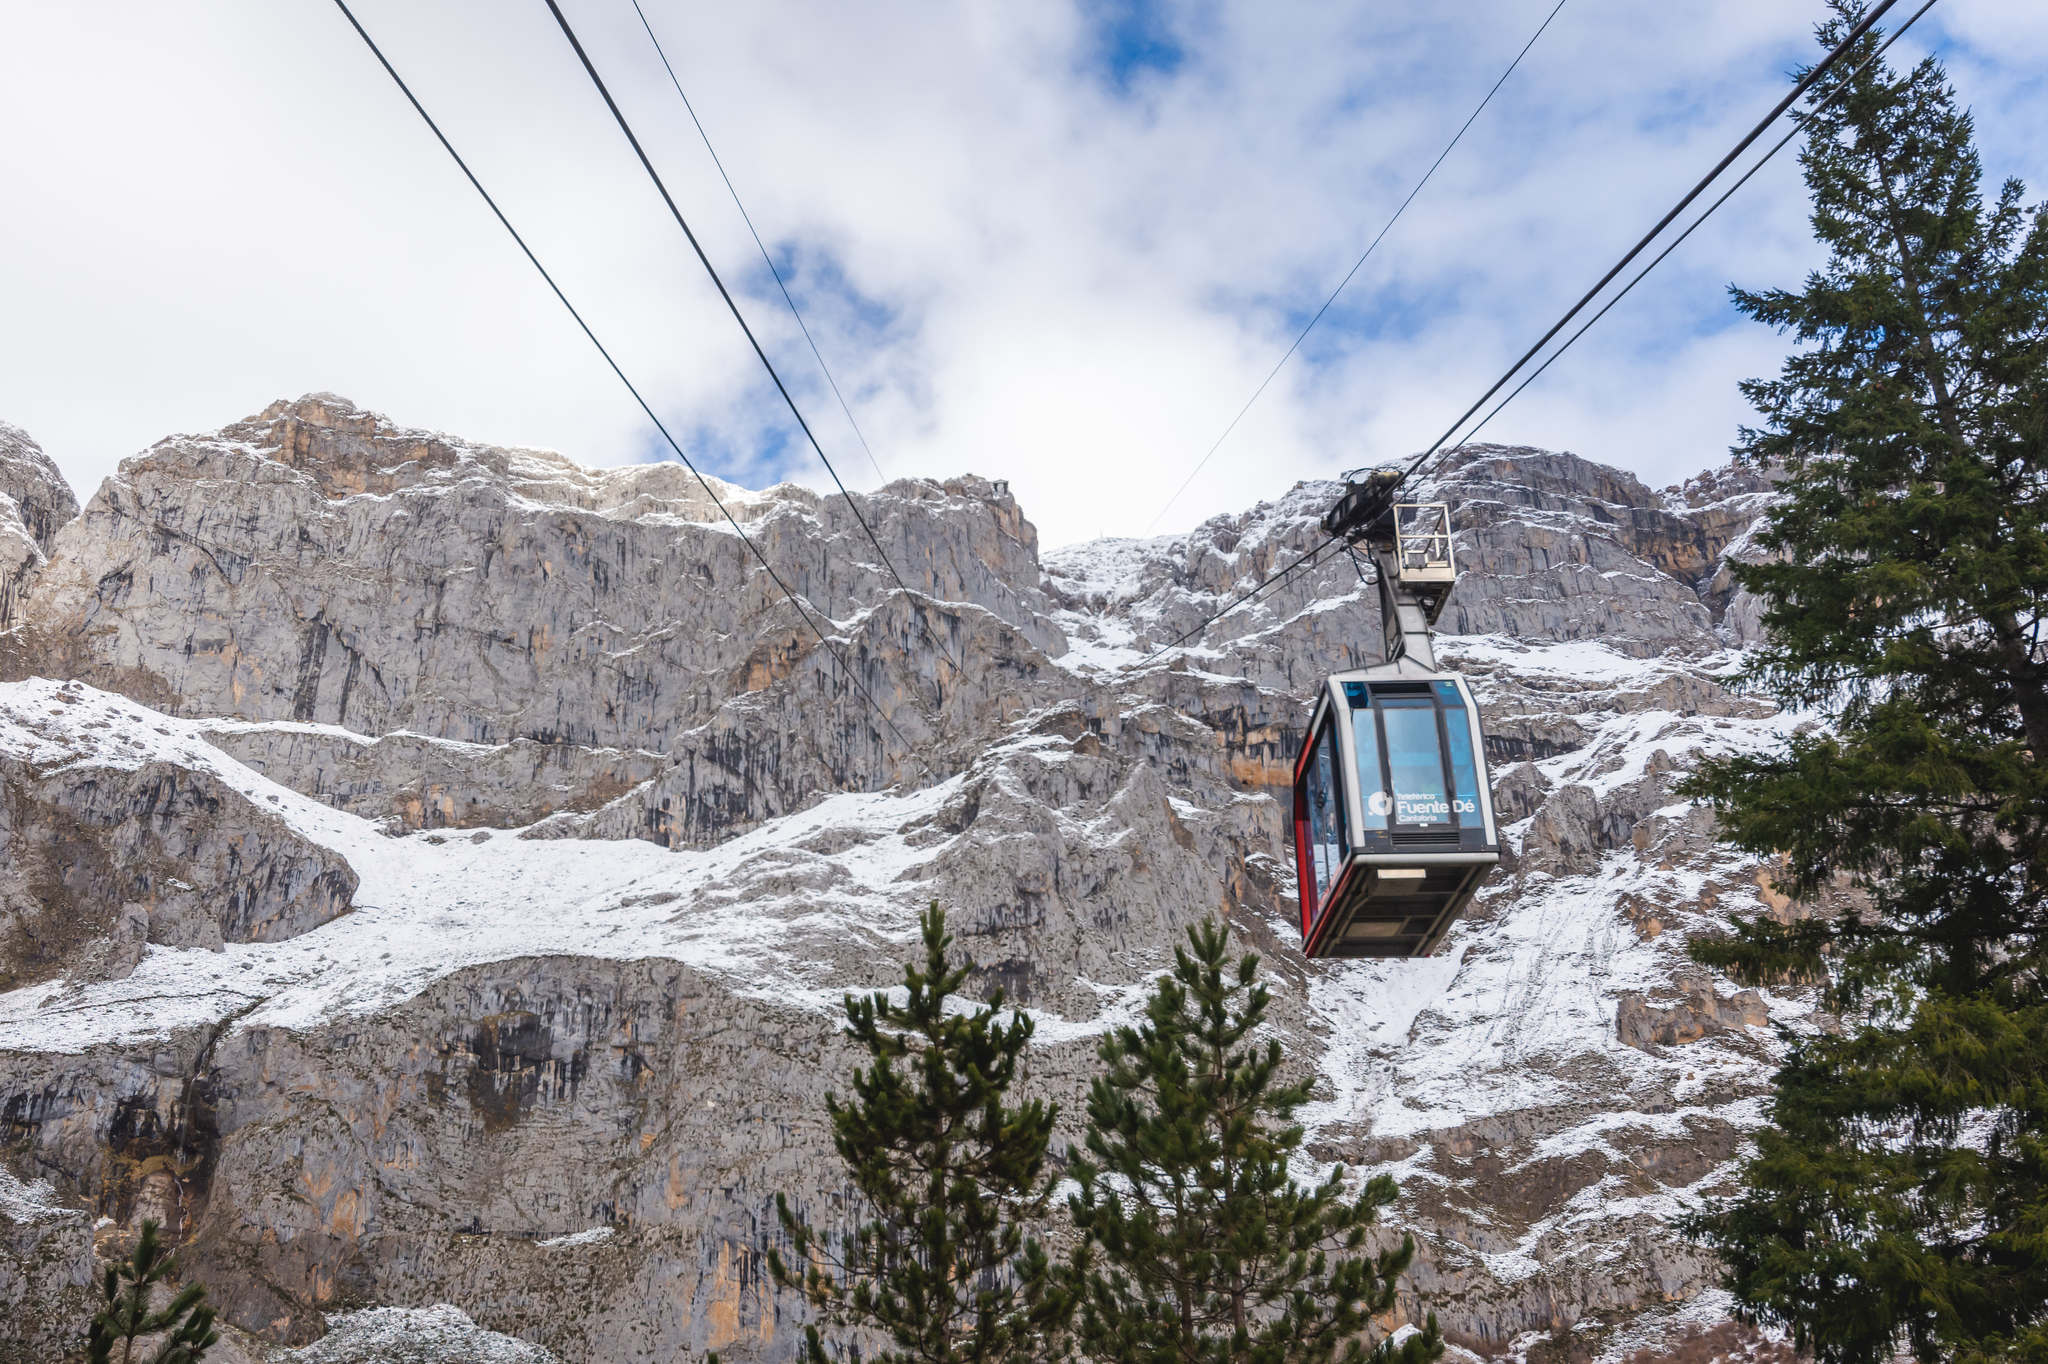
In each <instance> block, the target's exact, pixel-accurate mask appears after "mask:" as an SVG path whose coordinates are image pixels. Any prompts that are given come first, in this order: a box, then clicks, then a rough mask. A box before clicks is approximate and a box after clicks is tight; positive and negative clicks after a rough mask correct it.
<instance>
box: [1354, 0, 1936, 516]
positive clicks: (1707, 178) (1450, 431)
mask: <svg viewBox="0 0 2048 1364" xmlns="http://www.w3.org/2000/svg"><path fill="white" fill-rule="evenodd" d="M1897 3H1898V0H1878V3H1877V4H1876V5H1875V6H1873V7H1872V8H1871V10H1870V12H1869V13H1868V14H1865V15H1864V16H1863V18H1862V19H1860V20H1858V21H1857V23H1856V25H1855V27H1853V28H1851V29H1850V30H1849V33H1848V35H1847V36H1846V37H1844V38H1843V39H1842V40H1841V41H1840V42H1839V43H1837V44H1835V46H1834V49H1833V50H1832V51H1831V52H1829V53H1828V54H1827V55H1826V56H1825V57H1823V58H1821V60H1820V61H1819V63H1818V64H1816V65H1815V66H1813V67H1812V68H1810V69H1809V70H1808V71H1807V73H1806V74H1805V75H1804V76H1802V77H1800V78H1799V81H1798V83H1796V84H1795V85H1794V86H1793V87H1792V89H1791V90H1790V91H1789V92H1787V93H1786V95H1785V97H1784V98H1783V99H1781V100H1779V101H1778V102H1777V103H1776V104H1775V105H1773V106H1772V107H1771V111H1770V112H1769V113H1768V114H1765V115H1764V116H1763V117H1762V118H1761V119H1759V120H1757V123H1756V126H1755V127H1753V128H1751V129H1750V130H1749V131H1748V132H1747V133H1745V134H1743V137H1742V140H1741V141H1740V142H1737V143H1736V144H1735V146H1734V147H1733V148H1731V149H1730V150H1729V152H1728V154H1727V155H1726V156H1724V157H1722V158H1721V159H1720V160H1719V161H1717V162H1715V163H1714V168H1713V169H1712V170H1710V171H1708V172H1707V173H1706V174H1705V175H1703V176H1701V177H1700V179H1699V182H1698V183H1697V184H1695V185H1694V186H1693V187H1692V188H1691V189H1689V190H1687V191H1686V192H1685V195H1684V197H1683V198H1681V199H1679V201H1678V202H1677V203H1675V204H1673V205H1672V206H1671V210H1670V211H1669V212H1668V213H1666V214H1665V215H1664V216H1663V217H1661V218H1659V219H1658V220H1657V222H1656V225H1655V226H1654V227H1652V228H1651V229H1650V230H1649V231H1648V232H1645V233H1644V234H1643V235H1642V238H1641V240H1639V241H1638V242H1637V243H1636V244H1635V245H1634V246H1632V247H1630V248H1629V249H1628V252H1627V254H1625V255H1624V256H1622V258H1621V259H1620V260H1618V261H1616V262H1615V263H1614V264H1613V265H1612V266H1611V267H1610V268H1609V269H1608V271H1607V273H1606V274H1604V275H1602V276H1600V278H1599V280H1598V281H1596V282H1595V283H1594V285H1593V287H1592V288H1590V289H1588V290H1587V291H1586V292H1585V294H1584V295H1583V296H1582V297H1581V298H1580V299H1579V301H1578V302H1577V303H1574V304H1573V305H1572V306H1571V307H1570V308H1568V309H1566V310H1565V314H1564V316H1563V317H1560V318H1558V319H1557V321H1556V322H1554V323H1552V324H1551V327H1550V330H1549V331H1546V332H1545V333H1543V335H1541V336H1539V337H1537V338H1536V343H1535V344H1534V345H1532V346H1530V347H1529V349H1528V350H1526V351H1524V352H1522V356H1521V358H1520V359H1518V360H1516V361H1515V363H1514V364H1512V365H1510V366H1508V369H1507V372H1506V373H1505V374H1503V375H1501V376H1500V378H1498V379H1496V380H1494V382H1493V386H1492V387H1491V388H1489V389H1487V390H1486V392H1484V393H1482V394H1480V395H1479V398H1478V401H1476V402H1474V403H1473V404H1472V406H1470V407H1468V408H1466V409H1465V411H1464V412H1463V413H1461V414H1460V415H1459V417H1458V419H1457V420H1456V421H1454V422H1452V423H1451V424H1450V426H1449V427H1448V428H1446V429H1445V431H1444V433H1443V434H1442V435H1441V436H1438V437H1437V438H1436V439H1435V440H1434V441H1432V442H1431V443H1430V446H1429V448H1428V449H1427V450H1424V451H1423V452H1422V453H1421V454H1419V455H1417V456H1416V457H1415V459H1414V462H1413V463H1411V464H1410V465H1409V466H1408V467H1407V469H1405V470H1404V471H1403V472H1402V474H1401V478H1400V480H1399V481H1397V482H1396V483H1395V485H1394V486H1395V487H1399V486H1400V484H1401V483H1403V482H1406V481H1407V480H1408V479H1409V478H1410V477H1412V476H1413V475H1414V473H1415V471H1416V470H1418V469H1420V468H1421V467H1422V466H1423V464H1424V463H1425V462H1426V461H1427V460H1428V459H1429V457H1430V456H1431V455H1433V454H1435V453H1436V452H1437V451H1438V450H1440V449H1442V448H1443V444H1444V442H1445V441H1447V440H1449V439H1450V438H1451V437H1452V436H1453V435H1454V434H1456V432H1457V431H1458V429H1459V428H1460V427H1462V426H1463V425H1464V424H1465V423H1466V422H1468V421H1470V420H1471V419H1472V415H1473V414H1474V413H1475V412H1477V411H1479V409H1480V408H1482V407H1484V406H1486V404H1487V403H1488V402H1489V401H1490V400H1491V399H1492V398H1493V395H1494V394H1496V393H1498V392H1500V391H1501V389H1503V388H1505V387H1507V385H1508V382H1509V381H1510V380H1512V379H1513V378H1514V377H1515V375H1516V374H1518V373H1519V372H1520V371H1521V369H1522V366H1524V365H1526V364H1528V363H1529V361H1530V360H1531V359H1533V358H1535V356H1536V354H1537V353H1538V352H1539V351H1541V350H1542V349H1543V348H1544V347H1545V346H1547V345H1549V344H1550V342H1551V339H1552V338H1553V337H1555V336H1556V335H1557V334H1558V333H1559V332H1561V331H1563V330H1564V329H1565V327H1566V326H1568V325H1570V323H1571V320H1572V319H1573V318H1575V317H1577V316H1578V315H1579V314H1580V313H1581V312H1583V311H1584V310H1585V308H1586V305H1587V304H1589V303H1591V302H1592V301H1593V300H1594V299H1595V298H1597V297H1598V296H1599V294H1600V291H1601V290H1603V289H1605V288H1606V287H1607V286H1608V285H1609V284H1611V283H1613V282H1614V278H1615V276H1617V275H1619V274H1620V273H1621V272H1622V271H1623V270H1626V269H1627V268H1628V266H1629V262H1630V261H1633V260H1634V259H1635V258H1636V257H1637V256H1640V255H1641V254H1642V253H1643V251H1644V250H1645V249H1646V248H1648V246H1649V245H1650V243H1651V242H1653V241H1655V240H1656V239H1657V237H1658V236H1659V235H1661V234H1662V233H1663V231H1664V229H1665V228H1667V227H1669V226H1671V224H1672V223H1673V222H1674V221H1675V220H1676V219H1677V218H1678V215H1679V214H1681V213H1683V212H1685V210H1686V209H1687V208H1689V207H1690V206H1691V205H1692V202H1693V200H1695V199H1697V198H1699V197H1700V195H1702V194H1704V193H1706V191H1707V187H1708V186H1709V185H1711V184H1713V183H1714V181H1715V180H1717V179H1719V178H1720V176H1721V172H1723V171H1725V170H1727V169H1728V167H1729V166H1731V165H1733V164H1734V163H1735V159H1736V158H1737V157H1739V156H1741V155H1742V154H1743V153H1744V152H1745V151H1748V150H1749V147H1750V144H1752V143H1753V142H1755V141H1756V140H1757V139H1758V138H1760V137H1762V136H1763V135H1764V133H1765V132H1766V131H1767V130H1769V128H1770V126H1771V125H1772V124H1773V123H1776V122H1777V121H1778V119H1779V117H1780V116H1782V115H1783V114H1784V112H1785V111H1786V110H1787V109H1789V108H1791V107H1792V106H1793V104H1795V103H1796V102H1798V100H1799V97H1800V96H1802V95H1804V94H1805V93H1806V92H1807V91H1808V90H1809V89H1811V88H1812V87H1813V84H1814V82H1816V81H1818V80H1819V79H1820V78H1821V77H1822V76H1823V75H1825V74H1826V73H1827V70H1828V68H1829V67H1831V66H1833V65H1834V64H1835V63H1836V62H1837V61H1839V60H1841V58H1842V55H1843V54H1844V53H1845V52H1847V51H1848V50H1849V49H1850V48H1851V47H1853V46H1855V44H1856V42H1857V40H1858V39H1860V38H1862V36H1863V35H1864V34H1865V33H1867V32H1869V31H1870V27H1871V25H1873V24H1875V23H1876V22H1877V21H1878V20H1879V19H1881V18H1883V17H1884V12H1885V11H1886V10H1888V9H1890V8H1891V7H1892V6H1893V5H1895V4H1897Z"/></svg>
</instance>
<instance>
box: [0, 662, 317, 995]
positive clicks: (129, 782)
mask: <svg viewBox="0 0 2048 1364" xmlns="http://www.w3.org/2000/svg"><path fill="white" fill-rule="evenodd" d="M96 699H97V697H96V695H95V694H92V693H89V692H88V691H87V689H86V688H84V687H82V686H80V685H79V684H77V683H72V684H70V685H68V686H58V685H54V684H48V683H44V684H32V683H31V684H18V685H17V686H16V687H14V688H12V689H10V690H9V691H8V693H7V694H6V695H5V696H4V697H0V990H7V989H16V988H19V987H21V986H25V985H31V984H34V983H36V982H38V981H43V980H48V979H51V978H52V977H54V976H57V975H60V974H66V973H68V974H70V975H72V976H73V977H75V978H78V979H109V978H118V977H121V976H125V975H127V974H128V973H129V972H131V971H133V970H134V969H135V966H136V964H137V963H138V962H139V961H140V960H141V959H142V954H143V951H144V949H145V947H146V946H147V945H148V944H151V943H156V944H161V945H163V946H165V947H176V948H207V949H212V950H216V951H217V950H219V949H220V948H221V946H222V945H223V944H225V943H230V942H238V943H247V942H274V941H278V940H281V939H284V938H290V937H294V936H296V935H298V934H300V933H304V932H306V931H307V930H308V929H312V928H316V927H318V926H319V925H321V924H324V923H326V922H328V921H329V920H331V919H333V918H335V917H336V916H337V915H340V914H343V913H346V912H347V910H348V908H349V903H350V900H351V898H352V897H353V896H354V894H355V889H356V875H355V873H354V872H353V871H352V870H350V868H349V865H348V862H347V860H346V859H345V858H343V857H342V856H340V855H339V854H338V853H335V852H334V851H332V850H330V849H328V848H324V847H321V846H320V845H319V844H317V843H315V842H313V841H312V840H310V839H308V838H306V837H305V836H304V835H302V834H301V833H299V832H298V831H296V830H294V829H292V828H291V827H290V826H289V825H287V824H286V823H285V821H283V820H282V819H280V818H279V817H278V816H277V815H275V814H274V813H271V812H270V811H267V810H265V809H263V808H261V806H259V805H258V804H257V803H256V802H255V801H253V800H251V799H250V798H249V796H248V795H246V794H244V793H243V792H242V791H239V790H236V789H235V788H234V787H233V786H232V785H230V784H229V783H228V782H226V781H223V780H222V779H221V778H220V777H219V776H217V775H215V774H214V773H213V772H210V771H207V770H204V769H203V768H195V767H194V766H193V765H192V755H191V752H190V750H189V748H186V749H183V750H182V751H181V749H180V746H178V745H164V744H162V743H160V742H158V740H159V739H160V738H161V737H162V736H161V735H159V734H152V733H148V732H146V731H140V732H139V728H138V727H134V726H132V724H123V725H122V726H121V728H120V729H114V728H113V725H114V724H115V723H118V722H119V721H121V720H125V719H127V718H128V717H126V716H124V715H119V714H118V713H116V715H114V716H112V717H110V715H109V714H108V712H107V709H106V708H105V707H103V706H99V705H96V704H95V701H96Z"/></svg>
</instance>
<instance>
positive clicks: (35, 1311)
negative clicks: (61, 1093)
mask: <svg viewBox="0 0 2048 1364" xmlns="http://www.w3.org/2000/svg"><path fill="white" fill-rule="evenodd" d="M95 1284H96V1276H95V1273H94V1265H93V1254H92V1218H91V1216H90V1214H88V1213H87V1212H86V1211H85V1210H84V1209H83V1208H78V1207H72V1206H67V1205H66V1204H65V1203H64V1201H63V1200H62V1199H61V1198H60V1197H59V1196H58V1194H57V1191H56V1189H55V1188H54V1187H53V1186H52V1185H51V1183H50V1182H49V1181H48V1180H47V1179H38V1180H34V1181H25V1180H22V1179H20V1178H18V1177H17V1176H16V1175H15V1174H14V1173H13V1172H12V1171H10V1170H9V1169H8V1168H7V1167H6V1166H5V1165H0V1322H4V1323H5V1326H4V1327H0V1364H41V1361H43V1360H49V1359H58V1358H62V1357H64V1356H65V1355H66V1354H67V1353H69V1352H70V1351H72V1350H75V1349H77V1348H78V1345H79V1343H80V1341H81V1340H82V1336H81V1334H80V1332H79V1330H78V1324H79V1322H81V1321H83V1320H85V1319H86V1318H87V1317H88V1316H89V1315H90V1313H91V1311H92V1304H93V1300H94V1288H95Z"/></svg>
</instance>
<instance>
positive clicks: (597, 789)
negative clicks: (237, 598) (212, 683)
mask: <svg viewBox="0 0 2048 1364" xmlns="http://www.w3.org/2000/svg"><path fill="white" fill-rule="evenodd" d="M206 737H207V740H208V741H209V742H210V743H212V744H214V745H215V746H217V747H218V748H220V749H221V751H222V752H225V753H228V754H230V755H232V756H233V757H234V758H235V759H236V760H238V761H240V762H241V763H243V764H245V765H246V766H248V767H249V768H250V769H252V770H254V771H256V772H260V773H263V774H264V775H265V776H271V777H274V778H275V779H276V780H278V781H280V782H283V783H284V784H286V785H290V786H293V787H296V788H297V789H299V790H301V791H303V792H305V793H306V794H307V795H311V796H317V797H319V798H320V799H321V800H324V801H326V802H327V803H329V804H331V805H333V806H334V807H335V808H337V809H341V810H347V811H350V812H351V813H354V814H359V815H363V816H365V817H366V818H369V819H381V820H386V821H388V822H389V823H390V824H391V825H392V826H393V827H394V828H398V829H407V830H411V829H474V828H494V829H506V828H518V827H520V826H522V825H526V824H532V823H534V822H535V821H537V820H541V819H545V818H547V817H548V816H549V815H552V814H555V813H558V812H561V811H571V812H578V811H588V810H595V809H598V808H599V807H601V806H604V805H606V804H608V803H610V802H611V801H614V800H616V799H618V798H619V797H620V796H622V795H624V794H626V793H627V792H629V791H632V790H633V789H635V788H636V787H638V786H639V785H641V783H643V782H646V781H647V780H649V779H650V778H652V777H653V776H654V775H655V774H656V773H658V772H660V771H661V770H662V769H663V767H664V766H665V764H664V761H663V758H662V756H661V755H660V754H657V753H649V752H646V751H644V750H640V749H616V748H583V747H579V746H577V745H574V744H543V743H540V742H538V741H536V740H533V739H514V740H512V741H511V742H510V743H504V744H464V743H458V742H456V741H455V740H452V739H430V738H427V737H425V736H424V735H418V734H405V733H396V734H385V735H380V736H378V737H376V738H371V737H369V736H367V735H362V734H354V733H351V732H349V731H347V730H342V729H336V728H333V727H330V726H317V725H300V724H292V723H288V722H268V723H264V722H232V721H226V722H220V723H217V724H215V725H212V726H210V727H209V728H208V729H207V732H206Z"/></svg>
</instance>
